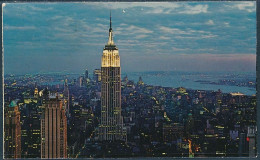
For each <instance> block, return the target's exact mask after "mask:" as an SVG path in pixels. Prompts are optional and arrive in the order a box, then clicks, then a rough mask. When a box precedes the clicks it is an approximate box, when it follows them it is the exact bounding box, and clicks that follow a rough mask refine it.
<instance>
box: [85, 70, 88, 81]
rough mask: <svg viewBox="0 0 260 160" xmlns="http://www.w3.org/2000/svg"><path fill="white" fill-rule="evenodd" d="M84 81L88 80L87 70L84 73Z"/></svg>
mask: <svg viewBox="0 0 260 160" xmlns="http://www.w3.org/2000/svg"><path fill="white" fill-rule="evenodd" d="M85 79H88V69H86V71H85Z"/></svg>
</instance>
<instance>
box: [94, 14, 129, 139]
mask: <svg viewBox="0 0 260 160" xmlns="http://www.w3.org/2000/svg"><path fill="white" fill-rule="evenodd" d="M112 33H113V30H112V22H111V14H110V28H109V38H108V43H107V45H105V48H104V49H103V55H102V60H101V121H100V125H99V140H101V141H117V140H120V141H126V132H125V130H124V129H123V118H122V116H121V76H120V74H121V73H120V72H121V68H120V57H119V52H118V48H117V47H116V45H115V44H114V41H113V35H112Z"/></svg>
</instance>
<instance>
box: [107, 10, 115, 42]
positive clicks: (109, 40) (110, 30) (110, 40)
mask: <svg viewBox="0 0 260 160" xmlns="http://www.w3.org/2000/svg"><path fill="white" fill-rule="evenodd" d="M112 32H113V30H112V20H111V11H110V28H109V38H108V42H107V44H108V45H114V42H113V34H112Z"/></svg>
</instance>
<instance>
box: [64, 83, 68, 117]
mask: <svg viewBox="0 0 260 160" xmlns="http://www.w3.org/2000/svg"><path fill="white" fill-rule="evenodd" d="M63 96H64V105H65V109H66V115H67V117H69V116H70V107H69V105H70V94H69V85H68V79H65V83H64V90H63Z"/></svg>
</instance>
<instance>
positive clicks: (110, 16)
mask: <svg viewBox="0 0 260 160" xmlns="http://www.w3.org/2000/svg"><path fill="white" fill-rule="evenodd" d="M110 30H112V21H111V10H110V29H109V31H110Z"/></svg>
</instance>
